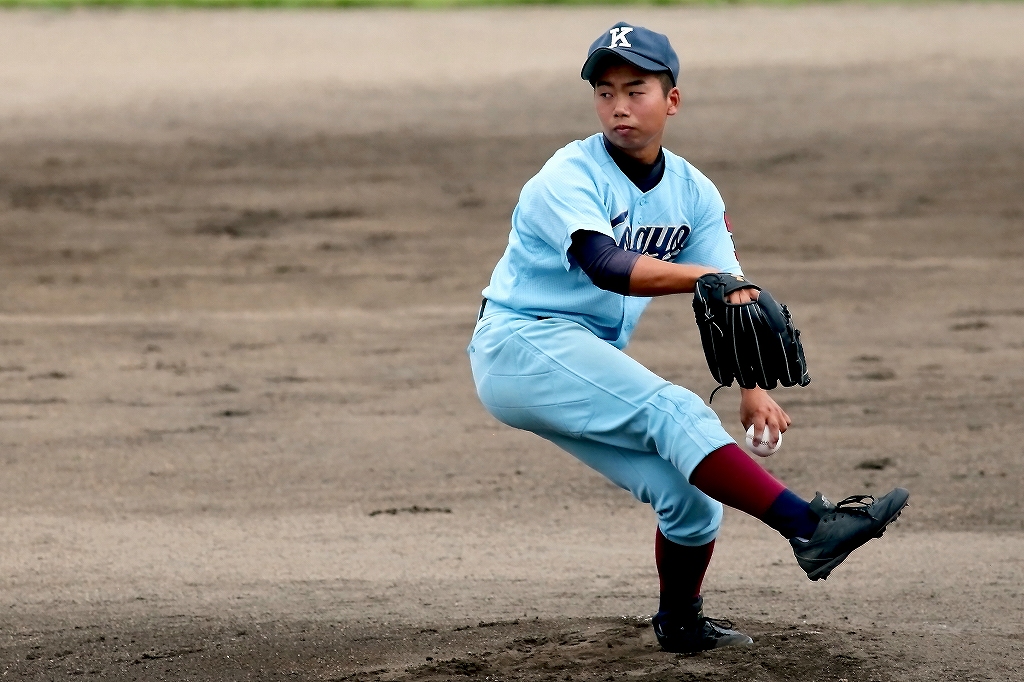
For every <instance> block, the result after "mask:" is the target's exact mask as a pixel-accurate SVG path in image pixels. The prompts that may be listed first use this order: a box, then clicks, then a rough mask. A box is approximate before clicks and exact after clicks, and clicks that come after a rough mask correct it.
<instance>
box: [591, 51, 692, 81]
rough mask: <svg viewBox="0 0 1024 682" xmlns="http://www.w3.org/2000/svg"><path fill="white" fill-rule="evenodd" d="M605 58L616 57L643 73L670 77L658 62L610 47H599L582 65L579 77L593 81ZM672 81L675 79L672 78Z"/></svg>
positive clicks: (667, 70)
mask: <svg viewBox="0 0 1024 682" xmlns="http://www.w3.org/2000/svg"><path fill="white" fill-rule="evenodd" d="M606 57H616V58H618V59H620V60H622V61H624V62H626V63H628V64H632V65H633V66H635V67H637V68H638V69H642V70H644V71H650V72H651V73H661V72H662V71H664V72H666V73H668V74H669V75H670V76H671V75H672V71H671V70H670V69H669V68H668V67H667V66H665V65H664V64H661V63H659V62H656V61H654V60H653V59H648V58H647V57H644V56H641V55H638V54H635V53H633V52H629V51H628V50H615V49H612V48H610V47H599V48H597V49H596V50H594V52H593V53H592V54H591V55H590V56H589V57H587V61H586V62H584V63H583V69H582V70H581V71H580V77H581V78H583V80H585V81H593V80H594V75H595V74H594V71H595V70H596V69H597V67H598V66H599V65H600V64H601V60H602V59H604V58H606ZM673 80H675V78H674V77H673Z"/></svg>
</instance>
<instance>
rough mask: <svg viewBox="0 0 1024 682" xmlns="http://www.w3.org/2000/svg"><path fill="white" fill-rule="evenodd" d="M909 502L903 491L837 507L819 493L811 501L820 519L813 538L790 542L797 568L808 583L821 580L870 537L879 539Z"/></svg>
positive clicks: (859, 497)
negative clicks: (801, 571)
mask: <svg viewBox="0 0 1024 682" xmlns="http://www.w3.org/2000/svg"><path fill="white" fill-rule="evenodd" d="M909 499H910V493H909V492H908V491H907V490H905V489H903V488H896V489H895V490H893V491H892V492H890V493H889V494H888V495H884V496H882V497H880V498H878V499H877V500H876V499H875V498H873V497H871V496H870V495H854V496H853V497H847V498H846V499H845V500H843V501H842V502H840V503H839V504H832V503H831V502H829V501H828V500H827V499H825V497H824V496H823V495H822V494H821V493H818V494H817V495H815V497H814V499H813V500H812V501H811V511H812V512H814V513H815V514H817V515H818V517H819V521H818V527H817V528H815V529H814V535H812V536H811V537H810V539H808V540H800V539H798V538H793V539H792V540H790V541H789V544H790V545H792V546H793V553H794V554H795V555H796V560H797V563H799V564H800V568H802V569H804V571H806V572H807V577H808V578H810V579H811V580H824V579H825V578H827V577H828V574H829V573H831V572H832V569H833V568H835V567H836V566H838V565H839V564H841V563H842V562H843V560H845V559H846V557H848V556H850V552H852V551H853V550H855V549H857V548H858V547H860V546H861V545H863V544H864V543H866V542H867V541H868V540H870V539H872V538H880V537H882V533H884V532H885V527H886V526H888V525H889V524H890V523H892V522H893V521H895V520H896V519H897V518H898V517H899V515H900V512H902V511H903V508H904V507H906V506H907V501H908V500H909Z"/></svg>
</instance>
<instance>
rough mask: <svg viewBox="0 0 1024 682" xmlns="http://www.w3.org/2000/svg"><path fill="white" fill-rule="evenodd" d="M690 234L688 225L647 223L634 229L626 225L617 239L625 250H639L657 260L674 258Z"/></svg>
mask: <svg viewBox="0 0 1024 682" xmlns="http://www.w3.org/2000/svg"><path fill="white" fill-rule="evenodd" d="M689 236H690V226H689V225H680V226H679V227H660V226H657V225H649V226H644V227H638V228H636V229H634V228H632V227H627V228H626V231H625V232H624V233H623V235H622V239H620V240H619V247H621V248H623V249H625V250H627V251H639V252H640V253H642V254H644V255H645V256H650V257H651V258H657V259H659V260H666V261H670V260H675V257H676V256H678V255H679V253H680V252H681V251H682V250H683V247H684V246H685V245H686V239H687V238H688V237H689Z"/></svg>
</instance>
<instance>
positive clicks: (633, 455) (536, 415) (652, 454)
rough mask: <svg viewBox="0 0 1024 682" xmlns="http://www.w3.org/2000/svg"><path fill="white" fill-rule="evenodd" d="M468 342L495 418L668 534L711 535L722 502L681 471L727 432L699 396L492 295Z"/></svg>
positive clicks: (684, 538) (690, 539)
mask: <svg viewBox="0 0 1024 682" xmlns="http://www.w3.org/2000/svg"><path fill="white" fill-rule="evenodd" d="M495 308H497V309H498V310H497V311H496V312H492V310H493V309H495ZM468 351H469V358H470V364H471V366H472V370H473V379H474V381H475V382H476V388H477V395H479V396H480V400H481V402H483V404H484V407H486V408H487V411H488V412H490V413H491V414H492V415H494V417H495V418H497V419H498V420H499V421H501V422H503V423H505V424H508V425H509V426H512V427H514V428H517V429H524V430H526V431H532V432H534V433H536V434H537V435H539V436H541V437H543V438H546V439H547V440H549V441H551V442H552V443H554V444H556V445H558V446H559V447H561V448H562V449H564V450H566V451H568V452H569V453H571V454H572V455H574V456H575V457H576V458H577V459H579V460H580V461H581V462H583V463H584V464H586V465H588V466H590V467H591V468H593V469H595V470H597V471H598V472H600V473H601V474H603V475H604V476H605V477H606V478H608V480H610V481H612V482H613V483H615V484H616V485H618V486H620V487H622V488H624V489H626V490H628V491H630V492H631V493H632V494H633V496H634V497H636V499H638V500H640V501H641V502H644V503H648V504H650V505H651V507H653V508H654V511H655V513H656V514H657V515H658V526H659V527H660V528H661V532H662V534H664V536H665V537H666V538H668V539H669V540H671V541H672V542H675V543H678V544H681V545H689V546H699V545H703V544H706V543H708V542H711V541H712V540H714V539H715V537H716V536H717V535H718V528H719V526H720V524H721V521H722V505H721V504H720V503H718V502H717V501H715V500H713V499H711V498H710V497H708V496H707V495H705V494H704V493H702V492H701V491H699V490H697V488H695V487H693V486H692V485H690V482H689V478H690V474H691V473H692V472H693V470H694V468H696V466H697V465H698V464H699V463H700V462H701V460H702V459H704V457H705V456H707V455H708V453H711V452H713V451H715V450H717V449H718V448H720V447H722V446H724V445H727V444H729V443H734V442H735V441H734V440H733V439H732V438H731V437H730V436H729V434H728V433H726V431H725V429H723V428H722V424H721V422H720V421H719V420H718V416H717V415H716V414H715V413H714V411H713V410H712V409H711V408H709V407H708V406H707V405H705V404H704V401H703V400H701V399H700V398H699V397H698V396H696V395H694V394H693V393H692V392H690V391H688V390H686V389H685V388H682V387H680V386H676V385H674V384H672V383H670V382H668V381H665V380H664V379H662V378H661V377H659V376H657V375H656V374H654V373H653V372H651V371H650V370H648V369H647V368H646V367H644V366H643V365H641V364H640V363H638V362H637V361H636V360H633V359H632V358H630V357H629V356H628V355H626V354H625V353H623V352H622V351H620V350H618V349H617V348H615V347H614V346H612V345H611V344H609V343H607V342H605V341H602V340H601V339H599V338H597V337H596V336H594V334H593V333H591V332H590V331H589V330H587V329H586V328H584V327H583V326H581V325H579V324H577V323H575V322H570V321H568V320H562V319H559V318H549V319H545V320H538V319H537V318H536V317H529V316H523V315H520V314H518V313H515V312H511V311H509V310H508V309H502V308H499V307H498V306H494V305H493V304H491V303H488V306H487V313H486V314H485V315H484V317H483V319H481V320H480V321H479V322H478V323H477V325H476V329H475V330H474V332H473V339H472V341H471V342H470V346H469V349H468Z"/></svg>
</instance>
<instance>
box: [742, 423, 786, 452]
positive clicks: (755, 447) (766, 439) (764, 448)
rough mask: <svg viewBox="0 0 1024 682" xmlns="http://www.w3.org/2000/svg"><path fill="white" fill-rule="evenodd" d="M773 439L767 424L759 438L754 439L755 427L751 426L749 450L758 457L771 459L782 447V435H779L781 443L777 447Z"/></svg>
mask: <svg viewBox="0 0 1024 682" xmlns="http://www.w3.org/2000/svg"><path fill="white" fill-rule="evenodd" d="M771 438H772V434H771V431H770V430H769V429H768V425H767V424H766V425H765V427H764V432H763V433H761V436H760V437H759V438H755V437H754V425H753V424H751V425H750V428H749V429H747V449H748V450H750V451H751V452H753V453H754V454H755V455H757V456H758V457H771V456H772V455H774V454H775V453H776V452H778V451H779V448H781V447H782V433H781V432H780V433H779V442H777V443H776V444H775V445H772V441H771Z"/></svg>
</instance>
